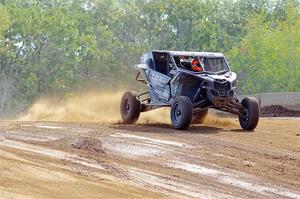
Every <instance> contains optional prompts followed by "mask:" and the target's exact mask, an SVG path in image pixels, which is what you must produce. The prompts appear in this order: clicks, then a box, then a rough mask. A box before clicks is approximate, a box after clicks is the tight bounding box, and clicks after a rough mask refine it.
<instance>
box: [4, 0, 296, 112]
mask: <svg viewBox="0 0 300 199" xmlns="http://www.w3.org/2000/svg"><path fill="white" fill-rule="evenodd" d="M299 17H300V14H299V4H298V3H297V1H292V0H274V1H268V0H256V1H253V0H185V1H182V0H167V1H165V0H122V1H111V0H22V1H19V0H0V75H1V76H0V93H1V95H0V115H4V114H12V113H14V112H18V111H21V110H22V109H24V108H26V107H27V106H28V105H29V104H30V103H32V101H33V100H34V99H35V98H37V97H40V96H43V95H48V94H59V95H61V94H63V95H70V94H71V93H72V92H73V91H75V90H78V89H86V88H98V89H105V88H117V87H120V85H124V84H128V85H129V84H131V83H132V82H133V80H134V78H133V73H134V72H133V66H134V64H136V63H137V62H138V61H139V57H140V55H141V53H143V52H145V51H148V50H151V49H171V50H197V51H198V50H201V51H220V52H223V53H225V55H228V58H229V61H230V64H231V66H232V68H233V69H234V71H236V72H237V73H238V75H239V85H238V88H239V90H238V91H239V92H240V93H256V92H275V91H299V87H300V85H299V81H297V80H298V79H299V78H300V71H299V70H300V60H299V59H300V56H299V55H300V49H299V46H300V37H299V35H300V27H299V24H300V20H299Z"/></svg>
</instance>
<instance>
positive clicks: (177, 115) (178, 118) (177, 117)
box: [173, 103, 182, 122]
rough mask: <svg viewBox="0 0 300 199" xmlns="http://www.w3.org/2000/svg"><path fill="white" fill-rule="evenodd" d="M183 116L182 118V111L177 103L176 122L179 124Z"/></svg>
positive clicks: (174, 115)
mask: <svg viewBox="0 0 300 199" xmlns="http://www.w3.org/2000/svg"><path fill="white" fill-rule="evenodd" d="M181 116H182V111H181V107H180V104H178V103H176V104H175V105H174V112H173V118H174V120H175V121H176V122H178V121H180V119H181Z"/></svg>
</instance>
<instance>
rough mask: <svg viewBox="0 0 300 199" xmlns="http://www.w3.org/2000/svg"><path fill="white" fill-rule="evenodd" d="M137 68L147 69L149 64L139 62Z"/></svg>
mask: <svg viewBox="0 0 300 199" xmlns="http://www.w3.org/2000/svg"><path fill="white" fill-rule="evenodd" d="M135 68H136V69H143V70H147V69H149V66H148V65H147V64H137V65H135Z"/></svg>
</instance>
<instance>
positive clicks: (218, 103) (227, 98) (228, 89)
mask: <svg viewBox="0 0 300 199" xmlns="http://www.w3.org/2000/svg"><path fill="white" fill-rule="evenodd" d="M206 94H207V97H208V100H209V101H210V102H211V103H212V104H213V105H214V106H215V107H223V106H225V105H227V104H228V103H230V102H231V101H232V99H233V95H234V90H233V88H232V85H231V82H229V81H226V80H215V81H213V82H211V83H210V84H209V86H207V87H206Z"/></svg>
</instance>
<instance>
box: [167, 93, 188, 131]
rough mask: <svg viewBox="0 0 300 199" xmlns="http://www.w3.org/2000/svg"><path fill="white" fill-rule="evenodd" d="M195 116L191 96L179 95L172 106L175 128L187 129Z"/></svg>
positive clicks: (172, 118)
mask: <svg viewBox="0 0 300 199" xmlns="http://www.w3.org/2000/svg"><path fill="white" fill-rule="evenodd" d="M192 117H193V106H192V102H191V100H190V98H188V97H186V96H178V97H176V98H175V100H174V103H173V104H172V107H171V121H172V125H173V127H174V128H175V129H179V130H185V129H187V128H188V127H189V125H190V124H191V122H192Z"/></svg>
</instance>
